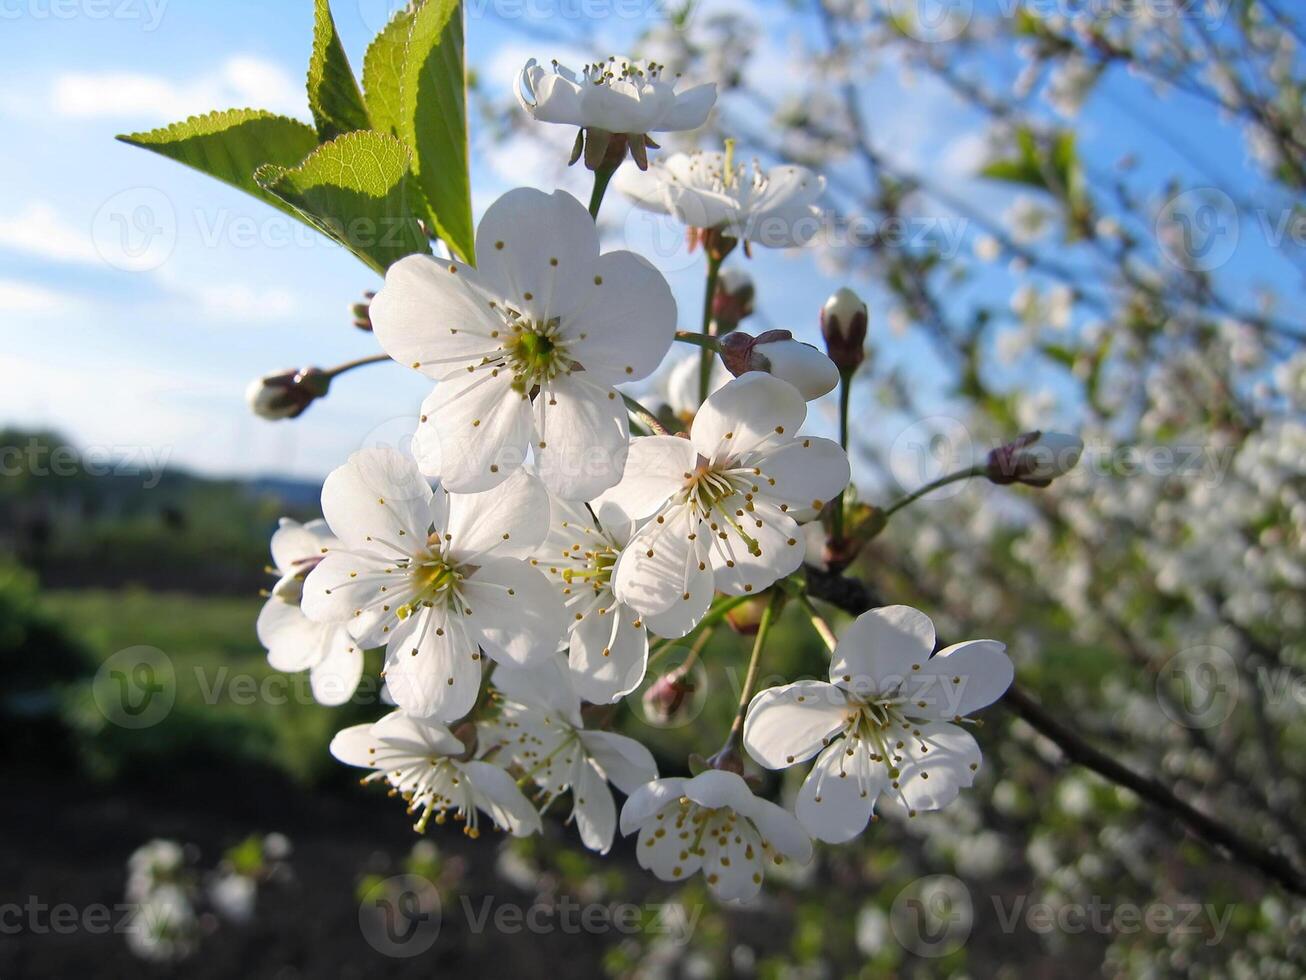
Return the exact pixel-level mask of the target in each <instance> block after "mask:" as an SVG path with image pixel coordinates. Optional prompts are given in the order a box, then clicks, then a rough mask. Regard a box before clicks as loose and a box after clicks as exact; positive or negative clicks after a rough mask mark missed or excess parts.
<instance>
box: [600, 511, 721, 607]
mask: <svg viewBox="0 0 1306 980" xmlns="http://www.w3.org/2000/svg"><path fill="white" fill-rule="evenodd" d="M706 533H707V532H706V527H705V526H704V525H700V524H699V522H698V520H697V519H696V518H694V517H693V515H692V514H691V513H690V509H689V507H688V506H686V505H683V504H682V505H678V506H676V507H672V508H671V509H669V510H668V511H666V513H665V514H662V515H659V517H657V518H655V519H653V520H651V521H649V522H648V523H647V524H645V525H644V526H643V527H642V528H640V530H639V531H638V532H637V533H636V534H635V536H634V537H633V538H631V539H630V544H628V545H627V546H626V549H625V550H624V551H622V553H621V557H619V558H618V559H617V564H616V567H615V568H614V569H613V573H612V588H613V592H615V593H616V596H617V598H618V599H619V600H620V601H621V602H624V603H625V604H626V605H629V606H632V607H634V608H635V609H636V610H637V611H639V612H640V613H643V614H654V615H656V614H658V613H664V612H667V611H668V610H670V609H671V608H672V607H673V606H676V605H681V606H682V608H683V609H685V610H686V615H687V616H689V617H691V618H694V617H697V618H700V619H701V618H702V616H703V614H704V613H706V611H707V609H706V604H704V605H703V606H702V610H701V611H700V610H699V608H698V607H699V603H701V602H702V601H703V598H704V597H705V596H706V598H707V600H708V602H710V601H711V593H710V591H707V590H705V589H703V588H701V587H699V588H692V587H691V584H690V583H691V582H692V581H693V579H694V577H695V576H702V575H707V574H711V573H710V572H709V571H708V570H707V561H706V553H707V542H706V541H704V540H703V536H704V534H706Z"/></svg>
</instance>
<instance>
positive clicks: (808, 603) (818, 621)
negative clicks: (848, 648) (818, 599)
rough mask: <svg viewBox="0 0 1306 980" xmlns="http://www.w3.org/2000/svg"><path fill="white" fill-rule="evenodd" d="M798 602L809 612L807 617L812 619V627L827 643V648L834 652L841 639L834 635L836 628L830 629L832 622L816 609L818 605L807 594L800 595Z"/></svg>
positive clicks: (804, 610) (823, 641) (822, 640)
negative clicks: (827, 620)
mask: <svg viewBox="0 0 1306 980" xmlns="http://www.w3.org/2000/svg"><path fill="white" fill-rule="evenodd" d="M798 602H799V603H800V604H801V605H802V607H803V612H805V613H807V618H808V619H810V620H811V621H812V629H814V630H816V633H817V635H818V636H820V638H821V642H822V643H824V644H825V648H826V649H827V650H829V651H830V652H831V653H834V648H835V647H836V646H837V645H838V643H839V640H838V638H837V637H836V636H835V635H834V630H832V629H830V624H829V623H827V622H826V621H825V618H824V617H823V616H822V615H821V614H820V613H818V612H817V611H816V607H815V606H814V605H812V600H811V599H809V598H807V596H806V595H800V596H799V597H798Z"/></svg>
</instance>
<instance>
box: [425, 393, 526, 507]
mask: <svg viewBox="0 0 1306 980" xmlns="http://www.w3.org/2000/svg"><path fill="white" fill-rule="evenodd" d="M422 414H423V416H424V418H425V421H424V422H422V423H420V425H419V427H418V431H419V432H421V427H422V426H425V425H431V426H434V428H435V432H436V435H437V436H438V437H439V440H440V458H439V466H440V478H441V482H442V484H443V485H444V488H445V489H446V490H449V491H452V492H455V493H476V492H478V491H481V490H489V489H491V488H492V487H497V486H498V485H499V484H501V483H502V482H503V481H504V480H506V479H507V478H508V477H509V475H511V474H512V473H513V471H515V470H517V469H519V468H520V467H521V464H522V461H523V460H524V459H525V458H526V447H527V446H528V445H530V441H531V435H532V432H533V431H534V425H533V423H532V420H531V404H530V399H529V398H527V397H526V396H525V395H523V394H521V393H520V392H517V391H514V390H513V387H512V376H511V375H510V374H509V373H508V372H507V371H500V372H499V375H498V377H494V376H493V375H491V374H490V373H489V371H488V370H486V369H484V368H482V369H480V370H477V371H475V372H470V373H469V372H466V371H463V372H460V373H458V374H457V375H455V376H454V377H452V378H450V379H449V380H447V381H442V382H440V383H439V384H438V385H436V387H435V391H434V393H432V395H431V397H430V398H428V399H427V400H426V401H425V402H424V403H423V405H422ZM414 442H415V444H416V442H417V440H416V439H415V440H414Z"/></svg>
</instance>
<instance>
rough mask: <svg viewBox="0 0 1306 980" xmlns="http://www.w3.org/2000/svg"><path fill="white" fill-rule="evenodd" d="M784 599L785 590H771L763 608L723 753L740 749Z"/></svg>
mask: <svg viewBox="0 0 1306 980" xmlns="http://www.w3.org/2000/svg"><path fill="white" fill-rule="evenodd" d="M784 600H785V594H784V592H783V591H781V590H780V589H774V590H772V592H771V601H770V602H768V603H767V604H766V608H765V609H764V610H762V620H761V622H759V623H758V624H757V636H755V637H754V638H753V655H752V656H751V657H749V658H748V673H747V674H746V675H745V676H744V686H743V689H742V690H741V691H740V692H739V707H738V708H737V709H736V710H735V720H734V724H732V725H731V726H730V735H729V737H727V739H726V744H725V748H723V749H722V750H721V754H725V753H727V752H730V751H737V750H738V749H739V744H740V741H741V740H742V739H743V735H744V716H745V715H746V714H747V713H748V703H749V702H750V701H752V700H753V686H754V685H755V684H756V683H757V669H758V666H759V665H760V664H761V662H762V648H763V647H764V646H766V638H767V636H768V635H769V634H770V632H771V625H772V624H773V623H774V622H775V616H776V613H777V612H779V611H780V606H781V604H782V603H783V602H784Z"/></svg>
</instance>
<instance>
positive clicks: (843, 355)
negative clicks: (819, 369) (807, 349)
mask: <svg viewBox="0 0 1306 980" xmlns="http://www.w3.org/2000/svg"><path fill="white" fill-rule="evenodd" d="M868 322H869V317H868V314H867V312H866V304H865V303H863V302H862V298H861V297H860V296H858V295H857V294H856V293H854V292H853V291H852V290H851V289H849V288H848V287H847V286H844V287H843V288H842V289H840V290H839V291H838V292H836V293H835V294H834V295H833V296H831V297H830V298H829V299H827V300H826V301H825V306H823V307H822V308H821V335H822V336H823V337H825V349H826V350H827V351H828V352H829V354H830V360H832V361H834V363H835V365H836V366H837V367H838V368H839V371H840V373H842V374H852V372H854V371H856V370H857V366H858V365H859V364H861V363H862V361H863V360H864V359H865V357H866V350H865V345H866V327H867V324H868Z"/></svg>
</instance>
